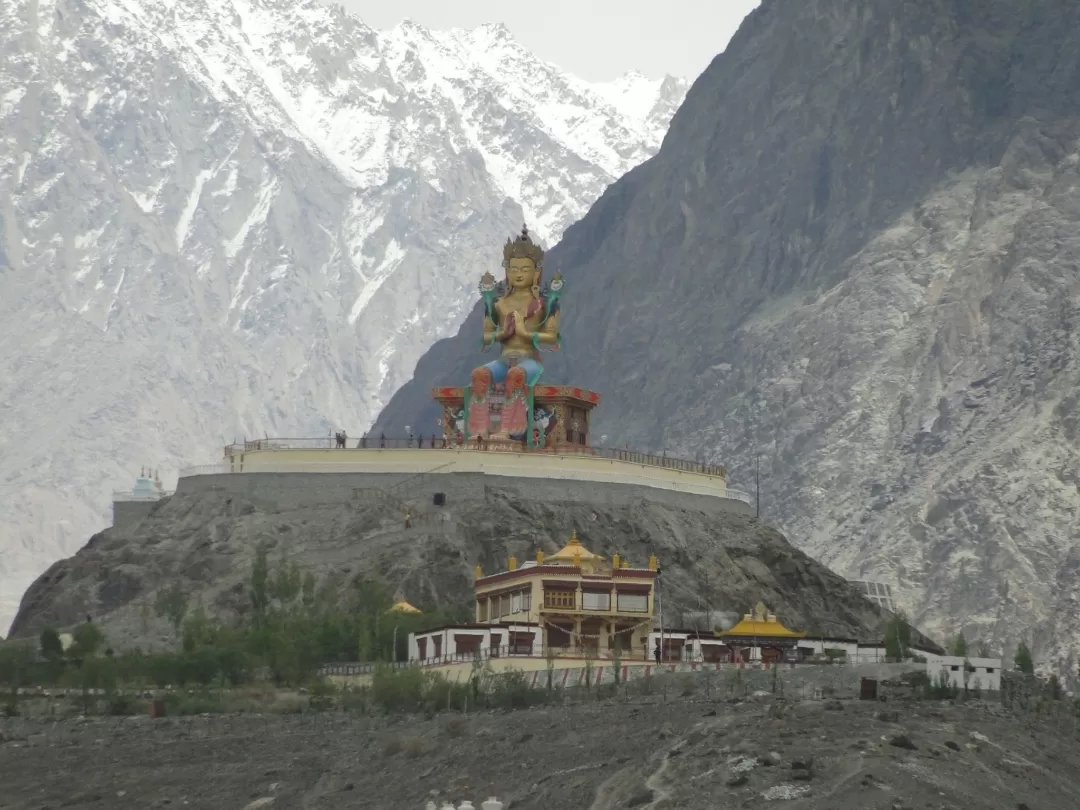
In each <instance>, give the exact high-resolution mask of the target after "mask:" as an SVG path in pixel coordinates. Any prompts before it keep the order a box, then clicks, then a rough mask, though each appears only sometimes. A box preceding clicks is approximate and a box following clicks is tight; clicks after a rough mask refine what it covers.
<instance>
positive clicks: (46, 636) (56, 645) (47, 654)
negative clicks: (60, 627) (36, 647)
mask: <svg viewBox="0 0 1080 810" xmlns="http://www.w3.org/2000/svg"><path fill="white" fill-rule="evenodd" d="M40 644H41V657H42V658H44V659H45V660H46V661H59V660H60V659H62V658H63V657H64V642H62V641H61V640H60V633H58V632H57V630H56V628H55V627H46V628H45V629H44V630H42V631H41V636H40Z"/></svg>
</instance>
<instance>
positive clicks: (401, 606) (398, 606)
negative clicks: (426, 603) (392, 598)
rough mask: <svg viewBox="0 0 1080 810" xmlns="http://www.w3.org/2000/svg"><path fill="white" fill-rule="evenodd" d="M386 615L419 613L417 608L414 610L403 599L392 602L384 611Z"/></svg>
mask: <svg viewBox="0 0 1080 810" xmlns="http://www.w3.org/2000/svg"><path fill="white" fill-rule="evenodd" d="M386 612H387V613H414V614H415V613H420V612H421V611H420V609H419V608H415V607H413V606H412V605H410V604H409V603H408V602H406V601H405V600H404V599H399V600H398V601H396V602H394V604H392V605H391V606H390V607H389V608H388V609H387V611H386Z"/></svg>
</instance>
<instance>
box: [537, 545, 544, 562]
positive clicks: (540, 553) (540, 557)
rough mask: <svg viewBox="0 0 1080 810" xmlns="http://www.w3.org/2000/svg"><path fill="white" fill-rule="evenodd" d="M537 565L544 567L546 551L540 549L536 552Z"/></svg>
mask: <svg viewBox="0 0 1080 810" xmlns="http://www.w3.org/2000/svg"><path fill="white" fill-rule="evenodd" d="M536 564H537V565H543V564H544V550H543V549H538V550H537V552H536Z"/></svg>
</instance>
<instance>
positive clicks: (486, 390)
mask: <svg viewBox="0 0 1080 810" xmlns="http://www.w3.org/2000/svg"><path fill="white" fill-rule="evenodd" d="M503 267H504V268H505V270H506V280H505V282H502V283H500V284H496V283H495V279H494V278H493V277H492V275H491V273H484V276H483V278H481V279H480V294H481V295H482V296H483V298H484V309H485V312H484V343H483V348H484V350H485V351H486V350H487V349H488V348H489V347H490V346H492V345H494V344H495V342H496V341H497V342H499V343H501V344H502V352H501V354H500V356H499V359H497V360H492V361H491V362H490V363H488V364H486V365H483V366H480V368H477V369H475V370H474V371H473V373H472V380H471V388H470V390H469V399H468V419H467V421H466V428H467V431H468V436H469V437H473V436H490V437H491V438H493V439H514V440H523V441H525V442H526V443H527V444H530V445H531V444H532V436H531V433H532V431H531V427H532V404H533V398H532V389H533V386H534V385H536V381H537V380H539V379H540V375H541V374H543V373H544V366H543V365H542V364H541V363H540V352H541V347H542V346H544V347H550V350H551V351H554V350H556V349H558V348H559V339H560V336H559V294H560V293H561V292H562V287H563V281H562V277H561V276H560V275H559V274H558V273H556V274H555V276H554V278H552V280H551V284H550V285H549V286H547V287H545V288H544V289H541V287H540V283H541V277H542V275H543V271H544V251H543V250H542V249H541V247H540V246H539V245H537V244H535V243H534V242H533V241H532V239H530V238H529V231H528V228H526V227H522V229H521V234H520V235H519V236H518V237H517V239H514V240H510V239H507V240H506V244H505V245H504V246H503ZM499 383H503V384H504V401H503V407H502V417H501V420H500V424H499V428H498V430H497V431H495V432H492V431H491V408H490V403H489V401H488V398H489V395H490V393H491V389H492V387H493V386H494V385H496V384H499Z"/></svg>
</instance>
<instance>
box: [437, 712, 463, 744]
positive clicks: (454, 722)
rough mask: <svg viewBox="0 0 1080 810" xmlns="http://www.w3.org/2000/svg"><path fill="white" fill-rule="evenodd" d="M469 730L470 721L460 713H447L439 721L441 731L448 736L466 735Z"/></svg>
mask: <svg viewBox="0 0 1080 810" xmlns="http://www.w3.org/2000/svg"><path fill="white" fill-rule="evenodd" d="M468 730H469V724H468V721H467V720H466V719H465V717H464V715H460V714H448V715H445V716H444V717H443V718H442V720H441V721H440V723H439V731H440V732H441V733H442V734H443V735H444V736H446V737H451V738H457V737H464V736H465V732H466V731H468Z"/></svg>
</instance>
